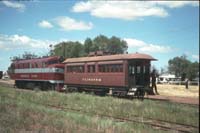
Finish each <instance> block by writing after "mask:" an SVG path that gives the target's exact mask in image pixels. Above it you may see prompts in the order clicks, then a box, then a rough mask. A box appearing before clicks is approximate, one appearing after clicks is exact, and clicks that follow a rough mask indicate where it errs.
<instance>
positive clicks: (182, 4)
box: [154, 1, 199, 8]
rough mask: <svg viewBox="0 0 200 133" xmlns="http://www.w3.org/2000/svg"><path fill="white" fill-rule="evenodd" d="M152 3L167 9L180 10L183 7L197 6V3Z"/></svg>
mask: <svg viewBox="0 0 200 133" xmlns="http://www.w3.org/2000/svg"><path fill="white" fill-rule="evenodd" d="M154 3H156V4H158V5H161V6H166V7H169V8H181V7H184V6H199V2H198V1H154Z"/></svg>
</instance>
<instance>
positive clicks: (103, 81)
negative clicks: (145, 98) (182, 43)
mask: <svg viewBox="0 0 200 133" xmlns="http://www.w3.org/2000/svg"><path fill="white" fill-rule="evenodd" d="M152 60H156V59H154V58H153V57H151V56H150V55H147V54H140V53H134V54H120V55H106V56H95V57H80V58H68V59H66V60H65V61H64V63H65V81H64V83H65V84H66V88H75V89H78V90H79V91H82V90H88V91H91V90H92V91H95V92H101V93H103V94H105V93H108V92H111V93H112V94H113V95H135V94H136V92H142V95H143V94H144V93H143V92H144V91H138V90H144V88H149V86H150V62H151V61H152Z"/></svg>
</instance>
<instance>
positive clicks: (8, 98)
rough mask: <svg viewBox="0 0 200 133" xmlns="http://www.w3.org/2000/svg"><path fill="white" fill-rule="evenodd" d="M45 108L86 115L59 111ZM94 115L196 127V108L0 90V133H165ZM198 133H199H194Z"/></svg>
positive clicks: (115, 99) (167, 103) (91, 96)
mask: <svg viewBox="0 0 200 133" xmlns="http://www.w3.org/2000/svg"><path fill="white" fill-rule="evenodd" d="M45 104H51V105H59V106H62V107H66V108H74V109H79V110H81V111H85V112H88V114H81V113H79V112H74V111H62V110H56V109H52V108H48V107H46V106H45ZM93 114H106V115H111V116H115V117H126V118H131V117H132V116H134V115H139V116H141V118H142V117H151V118H157V119H161V120H168V121H173V122H179V123H182V124H189V125H194V126H198V125H199V108H198V107H194V106H189V105H182V104H177V103H169V102H164V101H162V102H161V101H151V100H144V101H140V100H136V99H133V100H126V99H120V98H113V97H98V96H93V95H88V94H83V93H69V94H63V93H58V92H52V91H49V92H35V91H27V90H18V89H13V88H8V87H1V86H0V132H23V131H35V132H69V133H71V132H75V133H76V132H80V133H82V132H89V133H90V132H107V133H116V132H119V133H121V132H141V133H143V132H148V133H149V132H152V133H154V132H164V131H161V130H156V129H154V128H152V127H151V126H148V125H144V124H139V123H125V122H116V121H114V120H112V119H108V118H102V117H98V116H96V115H93ZM194 132H198V131H194Z"/></svg>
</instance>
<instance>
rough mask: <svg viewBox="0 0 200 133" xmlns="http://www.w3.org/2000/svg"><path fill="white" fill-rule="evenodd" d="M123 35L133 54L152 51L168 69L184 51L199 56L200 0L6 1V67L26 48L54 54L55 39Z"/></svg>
mask: <svg viewBox="0 0 200 133" xmlns="http://www.w3.org/2000/svg"><path fill="white" fill-rule="evenodd" d="M100 34H103V35H106V36H108V37H111V36H117V37H120V38H121V39H124V40H125V41H127V43H128V46H129V48H128V52H129V53H135V52H139V53H147V54H150V55H152V56H153V57H154V58H157V59H158V61H156V62H153V63H152V64H153V65H154V66H155V67H156V68H158V69H160V68H161V67H162V68H166V67H167V64H168V60H169V59H172V58H173V57H176V56H181V55H183V54H185V55H187V57H188V59H189V60H191V61H198V60H199V4H198V1H148V2H144V1H142V2H140V1H122V2H120V1H72V0H71V1H62V0H60V1H53V0H49V1H39V0H35V1H34V0H33V1H0V62H1V64H0V70H3V71H6V70H7V68H8V66H9V64H10V57H13V56H16V55H22V54H23V53H24V51H28V52H32V53H35V54H38V55H45V54H47V53H48V51H49V50H50V49H49V45H50V44H53V45H55V44H57V43H59V42H61V41H80V42H83V41H84V40H85V39H86V38H87V37H90V38H94V37H96V36H97V35H100Z"/></svg>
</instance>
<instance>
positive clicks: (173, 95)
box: [145, 84, 199, 105]
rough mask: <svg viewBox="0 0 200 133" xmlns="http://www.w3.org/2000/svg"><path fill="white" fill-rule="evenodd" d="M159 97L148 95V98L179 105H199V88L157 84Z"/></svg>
mask: <svg viewBox="0 0 200 133" xmlns="http://www.w3.org/2000/svg"><path fill="white" fill-rule="evenodd" d="M157 90H158V93H159V95H146V96H145V97H146V98H150V99H158V100H166V101H172V102H178V103H187V104H195V105H198V104H199V86H189V88H188V89H186V88H185V86H184V85H170V84H157Z"/></svg>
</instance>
